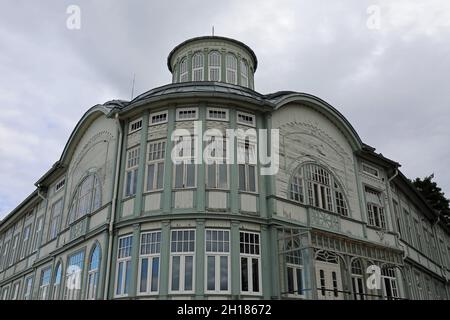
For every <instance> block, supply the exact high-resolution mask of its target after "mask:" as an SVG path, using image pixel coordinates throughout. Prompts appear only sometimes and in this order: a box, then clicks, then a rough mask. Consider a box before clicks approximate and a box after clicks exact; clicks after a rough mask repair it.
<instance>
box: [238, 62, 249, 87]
mask: <svg viewBox="0 0 450 320" xmlns="http://www.w3.org/2000/svg"><path fill="white" fill-rule="evenodd" d="M239 63H240V64H241V74H240V77H241V81H240V83H241V86H244V87H246V88H249V87H250V84H249V77H248V75H249V69H250V68H249V64H248V62H247V60H245V59H241V61H240V62H239ZM244 70H246V74H244V72H243V71H244ZM244 79H245V81H244Z"/></svg>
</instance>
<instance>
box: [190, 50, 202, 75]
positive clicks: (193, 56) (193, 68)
mask: <svg viewBox="0 0 450 320" xmlns="http://www.w3.org/2000/svg"><path fill="white" fill-rule="evenodd" d="M196 55H200V56H201V57H202V66H201V67H195V66H194V58H195V56H196ZM198 70H201V71H202V72H201V78H200V79H197V80H194V75H195V71H198ZM204 78H205V56H204V54H203V52H201V51H197V52H195V53H194V54H193V55H192V81H203V79H204Z"/></svg>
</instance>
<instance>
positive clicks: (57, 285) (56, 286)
mask: <svg viewBox="0 0 450 320" xmlns="http://www.w3.org/2000/svg"><path fill="white" fill-rule="evenodd" d="M61 277H62V264H61V263H60V262H58V264H57V265H56V269H55V275H54V280H53V291H52V295H53V298H52V300H59V299H60V298H59V294H60V291H61Z"/></svg>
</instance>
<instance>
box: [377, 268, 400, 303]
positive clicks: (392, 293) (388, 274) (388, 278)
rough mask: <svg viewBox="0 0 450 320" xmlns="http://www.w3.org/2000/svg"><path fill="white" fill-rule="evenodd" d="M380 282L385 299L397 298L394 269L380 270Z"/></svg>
mask: <svg viewBox="0 0 450 320" xmlns="http://www.w3.org/2000/svg"><path fill="white" fill-rule="evenodd" d="M381 282H382V284H383V293H384V296H385V297H386V299H388V300H391V299H395V298H398V297H399V295H398V286H397V280H396V278H395V270H394V268H384V269H382V270H381Z"/></svg>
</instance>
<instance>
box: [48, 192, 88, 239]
mask: <svg viewBox="0 0 450 320" xmlns="http://www.w3.org/2000/svg"><path fill="white" fill-rule="evenodd" d="M91 204H92V199H91ZM58 205H59V206H60V207H59V209H58V211H57V212H55V207H56V206H58ZM62 213H63V199H62V198H60V199H58V200H56V201H54V202H53V203H52V207H51V210H50V223H49V229H48V241H52V240H54V239H56V238H57V237H58V234H59V231H60V227H61V220H62Z"/></svg>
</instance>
